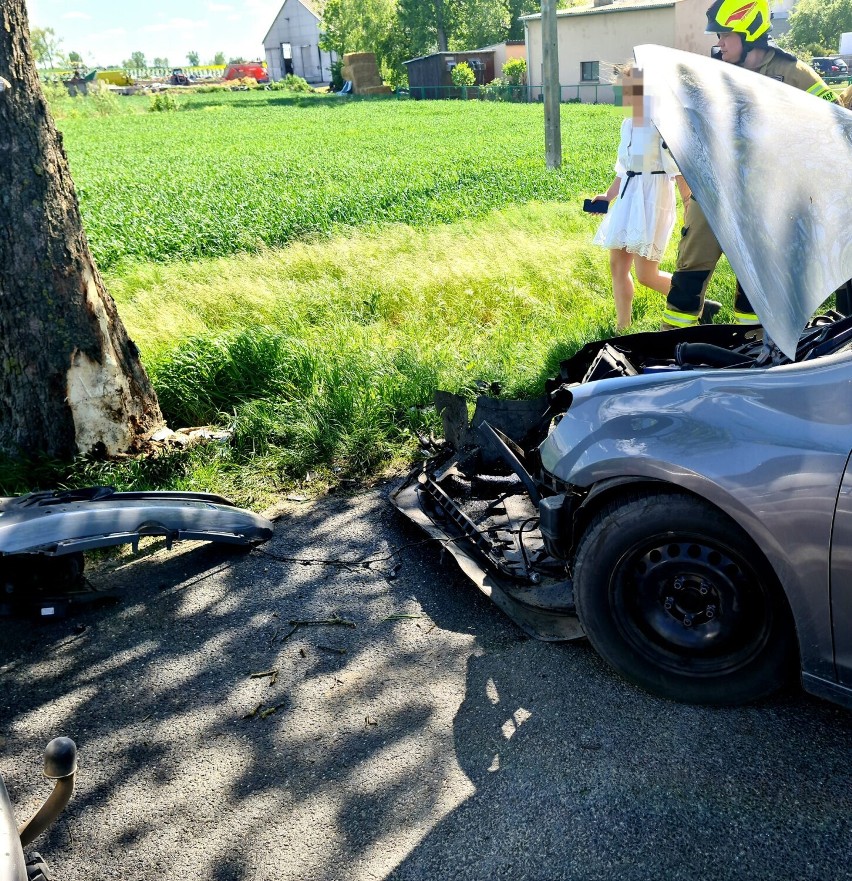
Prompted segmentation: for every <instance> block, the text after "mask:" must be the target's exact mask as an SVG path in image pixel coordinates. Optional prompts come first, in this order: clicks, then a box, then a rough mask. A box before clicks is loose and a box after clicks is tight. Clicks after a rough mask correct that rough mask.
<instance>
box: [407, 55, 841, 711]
mask: <svg viewBox="0 0 852 881" xmlns="http://www.w3.org/2000/svg"><path fill="white" fill-rule="evenodd" d="M636 56H637V61H638V63H639V64H640V66H642V67H644V69H645V81H646V92H649V93H650V96H651V97H650V105H649V111H650V113H651V116H652V119H653V121H654V123H655V124H656V125H657V127H658V128H659V130H660V132H661V134H662V136H663V138H664V140H665V141H666V143H667V144H668V146H669V148H670V149H671V150H672V153H673V155H674V157H675V159H676V160H677V162H678V165H679V167H680V169H681V171H682V173H683V175H684V177H685V178H686V180H687V182H688V183H689V184H690V186H691V188H692V191H693V193H695V194H696V196H697V198H698V200H699V202H700V204H701V205H702V207H703V208H704V211H705V214H706V215H707V217H708V221H709V222H710V223H711V225H712V227H713V229H714V230H715V231H716V233H717V235H718V237H719V241H720V243H721V244H722V247H723V249H724V251H725V253H726V255H727V256H728V259H729V260H730V262H731V264H732V266H733V268H734V270H735V271H736V273H737V276H738V277H739V278H740V280H741V281H742V283H743V286H744V287H745V289H746V290H747V291H748V292H749V294H750V297H751V301H752V304H753V306H754V307H755V309H756V311H757V314H758V315H759V316H760V318H761V321H762V326H756V327H741V326H726V325H711V326H699V327H695V328H691V329H686V330H678V331H670V332H666V333H646V334H636V335H632V336H623V337H618V338H615V339H612V340H604V341H600V342H596V343H592V344H590V345H588V346H586V347H585V348H584V349H582V350H581V351H580V352H578V353H577V354H576V355H575V356H574V357H573V358H571V359H569V360H567V361H565V362H564V363H563V364H562V365H561V369H560V375H559V376H557V377H555V378H554V379H553V380H551V381H550V382H548V384H547V386H546V388H545V394H544V395H543V396H542V397H541V398H539V399H537V400H534V401H522V402H519V401H505V400H501V399H500V398H499V396H496V395H494V394H493V393H492V394H488V395H483V396H481V397H480V398H479V400H478V401H477V410H476V413H475V414H474V417H473V420H472V422H470V423H468V420H467V410H466V401H465V400H464V399H463V398H459V397H457V396H454V395H449V394H446V393H439V394H438V395H437V396H436V402H437V405H438V407H439V409H440V410H441V412H442V413H443V416H444V427H445V436H446V438H447V443H446V445H445V446H444V447H443V448H442V449H440V450H437V451H435V455H434V456H433V457H432V458H431V459H430V460H429V461H428V462H427V463H426V465H424V466H423V467H422V468H421V469H419V470H418V472H417V473H415V474H413V475H411V476H410V477H409V479H408V480H406V482H405V483H404V484H403V485H402V486H401V487H400V488H399V489H398V490H397V491H396V492H395V494H394V502H395V504H396V505H397V506H398V507H399V508H400V509H401V510H403V511H404V512H405V513H406V514H407V515H408V516H410V517H411V518H412V519H414V520H415V521H416V522H418V523H419V524H420V525H421V526H423V528H424V529H426V530H427V531H428V532H429V533H430V534H431V535H433V536H434V537H435V538H436V539H438V540H439V541H441V542H442V543H443V544H444V546H445V547H446V549H447V550H448V551H449V552H450V553H452V554H453V555H454V556H455V557H456V558H457V559H458V561H459V562H460V564H461V565H462V568H463V569H464V571H465V572H466V574H468V575H469V576H470V577H471V578H472V579H473V580H474V581H475V582H476V583H477V585H478V586H479V587H480V589H481V590H483V591H484V592H485V593H487V594H488V595H489V596H490V597H491V598H492V599H493V600H494V601H495V602H496V603H497V604H498V605H499V606H500V607H501V608H502V609H504V610H505V611H506V612H507V613H508V614H509V615H510V616H511V617H512V618H513V619H514V620H515V621H516V622H517V623H518V624H519V625H520V626H521V627H522V628H523V629H524V630H526V631H527V632H528V633H530V634H531V635H533V636H535V637H537V638H540V639H548V640H556V639H575V638H579V637H582V636H583V635H586V636H588V638H589V640H590V641H591V643H592V645H593V646H594V647H595V649H596V650H597V651H598V652H599V653H600V654H601V655H602V656H603V657H604V658H605V659H606V660H607V661H608V662H609V663H610V664H611V665H612V666H613V667H615V669H617V670H618V671H619V672H620V673H621V674H622V675H623V676H625V677H626V678H628V679H630V680H632V681H633V682H635V683H637V684H638V685H640V686H642V687H644V688H646V689H648V690H649V691H652V692H654V693H656V694H659V695H662V696H664V697H668V698H672V699H675V700H684V701H690V702H695V703H706V704H733V703H742V702H746V701H752V700H755V699H757V698H760V697H763V696H765V695H767V694H770V693H771V692H773V691H775V690H776V689H778V688H780V687H781V686H782V685H784V684H785V683H786V682H788V681H790V680H791V679H792V678H793V677H794V675H795V674H796V671H800V673H801V679H802V683H803V685H804V687H805V689H806V690H808V691H810V692H812V693H813V694H817V695H820V696H822V697H825V698H828V699H830V700H834V701H837V702H838V703H841V704H845V705H847V706H850V707H852V464H850V454H852V317H844V316H843V315H841V314H839V313H837V312H834V311H833V310H830V309H826V308H825V307H824V306H823V304H824V301H825V300H826V299H827V298H828V296H829V295H830V294H831V292H832V291H833V290H834V289H835V288H837V287H839V286H840V284H841V283H842V282H844V281H845V280H846V279H848V278H850V277H852V237H850V233H849V230H850V229H852V178H850V176H849V175H846V174H842V175H838V176H831V175H830V174H829V173H828V172H829V170H830V168H831V167H832V166H834V164H835V160H836V156H837V155H838V154H839V155H842V156H843V157H844V158H845V159H846V160H847V161H844V162H842V163H840V164H839V165H837V166H835V167H840V168H847V167H850V160H852V113H850V112H849V111H846V110H844V109H842V108H840V107H836V106H834V105H831V104H829V103H827V102H824V101H820V100H818V99H816V98H814V97H813V96H810V95H807V94H805V93H804V92H801V91H799V90H796V89H792V88H790V87H789V86H785V85H783V84H781V83H776V82H774V81H771V80H768V78H766V77H762V76H759V75H757V74H754V73H752V72H750V71H744V70H742V69H739V68H736V67H735V66H733V65H727V64H719V63H718V62H716V61H711V60H710V59H704V58H701V57H699V56H696V55H691V54H687V53H683V52H677V51H675V50H669V49H663V48H661V47H639V48H638V49H637V50H636ZM815 131H819V132H820V133H821V134H820V137H819V138H814V136H813V133H814V132H815ZM817 142H819V143H820V144H821V145H822V144H824V143H825V144H826V146H825V149H826V153H822V152H820V151H821V150H822V149H823V147H822V146H821V147H820V148H816V147H815V144H816V143H817ZM826 142H827V143H826ZM826 156H827V157H829V158H828V160H826V159H825V157H826ZM831 157H835V158H834V159H832V158H831ZM820 307H822V308H820Z"/></svg>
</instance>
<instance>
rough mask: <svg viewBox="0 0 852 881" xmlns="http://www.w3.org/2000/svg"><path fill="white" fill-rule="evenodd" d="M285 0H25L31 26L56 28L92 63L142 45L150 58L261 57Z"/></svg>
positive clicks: (176, 62)
mask: <svg viewBox="0 0 852 881" xmlns="http://www.w3.org/2000/svg"><path fill="white" fill-rule="evenodd" d="M283 2H284V0H145V2H144V3H134V2H131V3H123V2H121V0H26V5H27V14H28V16H29V20H30V28H34V27H41V28H48V27H49V28H53V30H54V31H55V32H56V36H57V37H58V38H60V39H61V40H62V43H61V44H60V49H61V50H62V51H63V52H64V53H66V54H67V53H68V52H71V51H74V52H79V53H80V55H81V56H82V57H83V61H84V62H85V63H86V64H88V65H89V66H95V65H99V66H104V67H105V66H110V65H120V64H121V63H122V62H123V61H124V60H125V59H126V58H130V55H131V53H132V52H136V51H141V52H143V53H144V54H145V58H146V60H147V61H148V63H149V64H150V63H151V61H153V59H154V58H157V57H159V58H168V60H169V63H170V64H171V65H173V66H175V67H178V66H180V65H184V64H187V59H186V53H187V52H190V51H195V52H198V54H199V56H200V60H201V63H202V64H204V63H206V62H209V61H212V59H213V56H214V55H215V54H216V53H217V52H224V53H225V57H226V59H228V58H237V57H242V58H245V59H246V60H254V59H262V58H263V57H264V54H263V38H264V36H265V35H266V32H267V31H268V30H269V27H270V25H271V24H272V21H273V19H274V18H275V16H276V15H277V13H278V10H279V9H280V8H281V6H282V4H283Z"/></svg>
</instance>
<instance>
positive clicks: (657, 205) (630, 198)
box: [592, 65, 689, 330]
mask: <svg viewBox="0 0 852 881" xmlns="http://www.w3.org/2000/svg"><path fill="white" fill-rule="evenodd" d="M618 81H619V82H620V83H621V86H622V94H623V96H624V105H625V106H626V107H630V108H631V110H632V113H631V116H628V117H627V119H625V120H624V122H623V123H622V125H621V143H620V144H619V147H618V158H617V159H616V163H615V180H613V182H612V183H611V184H610V186H609V189H608V190H607V191H606V192H605V193H601V194H599V195H597V196H595V198H594V199H593V200H592V201H595V202H597V201H601V200H602V201H605V202H609V203H610V205H609V210H608V213H607V215H606V216H605V217H604V219H603V222H602V223H601V225H600V227H599V229H598V231H597V233H596V234H595V237H594V239H593V240H592V241H593V243H594V244H596V245H602V246H603V247H604V248H609V249H610V251H609V268H610V272H611V274H612V293H613V298H614V299H615V314H616V320H617V327H618V329H619V330H624V329H625V328H626V327H627V326H628V325H629V324H630V322H631V320H632V316H633V278H632V277H631V275H630V268H631V266H633V265H634V264H635V266H636V278H637V279H638V280H639V282H640V283H641V284H643V285H645V286H646V287H649V288H652V289H653V290H655V291H659V292H660V293H661V294H663V295H664V296H665V295H667V294H668V292H669V287H670V286H671V279H672V277H671V274H670V273H668V272H660V260H661V259H662V257H663V254H664V253H665V251H666V246H667V245H668V243H669V239H670V238H671V234H672V229H673V227H674V223H675V216H676V208H677V206H676V203H675V190H674V181H675V179H676V178H677V181H678V186H679V188H680V191H681V195H682V196H683V197H684V198H686V196H687V195H688V192H689V191H688V189H687V188H686V183H685V182H684V181H683V178H682V177H680V176H679V175H680V173H679V171H678V168H677V165H675V161H674V159H672V156H671V154H670V153H669V151H668V150H666V149H664V147H663V144H662V140H661V139H660V134H659V132H658V131H657V129H656V128H655V127H654V126H653V124H652V123H651V120H650V119H647V118H646V117H645V96H644V90H643V84H642V71H641V70H638V69H636V68H634V67H632V66H631V65H625V67H623V68H622V69H621V71H620V73H619V78H618Z"/></svg>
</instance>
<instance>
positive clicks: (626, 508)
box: [574, 492, 797, 705]
mask: <svg viewBox="0 0 852 881" xmlns="http://www.w3.org/2000/svg"><path fill="white" fill-rule="evenodd" d="M574 597H575V601H576V604H577V613H578V615H579V617H580V621H581V623H582V625H583V627H584V629H585V631H586V633H587V635H588V637H589V640H590V641H591V643H592V645H593V646H594V648H595V649H596V650H597V652H598V653H599V654H600V655H601V656H602V657H603V658H604V659H605V660H606V661H608V662H609V663H610V664H611V665H612V666H613V667H614V668H615V669H616V670H617V671H618V672H619V673H621V674H622V676H624V677H625V678H626V679H629V680H630V681H632V682H634V683H635V684H637V685H639V686H641V687H642V688H644V689H646V690H647V691H650V692H652V693H654V694H657V695H659V696H661V697H664V698H669V699H671V700H676V701H685V702H688V703H696V704H711V705H712V704H715V705H732V704H741V703H746V702H750V701H754V700H757V699H758V698H761V697H765V696H767V695H769V694H771V693H773V692H774V691H776V690H778V689H779V688H781V687H782V686H783V685H784V684H786V683H787V682H789V680H790V679H791V677H792V675H793V674H794V672H795V670H796V667H797V651H796V638H795V631H794V628H793V623H792V616H791V614H790V611H789V608H788V606H787V602H786V598H785V597H784V595H783V593H782V591H781V588H780V585H779V584H778V581H777V579H776V577H775V575H774V573H773V572H772V570H771V569H770V567H769V565H768V563H766V561H765V559H764V557H763V555H762V554H761V553H760V551H759V549H758V548H757V547H756V546H755V544H754V542H752V540H751V539H750V538H749V537H748V536H747V535H745V534H744V533H743V531H742V530H741V529H740V528H739V527H738V526H737V525H736V524H735V523H734V522H733V521H732V520H731V519H730V518H728V517H727V516H726V515H725V514H723V513H722V512H721V511H719V510H717V509H716V508H714V507H712V506H711V505H709V504H708V503H706V502H703V501H702V500H700V499H697V498H695V497H693V496H688V495H685V494H680V493H672V492H653V493H644V494H641V495H632V496H629V497H626V498H622V499H619V500H618V501H615V502H611V503H610V504H609V505H607V506H606V507H605V508H604V509H602V510H601V511H600V512H599V513H598V514H597V516H596V517H595V518H594V519H593V520H592V522H591V523H590V524H589V526H588V528H587V529H586V530H585V532H584V534H583V535H582V537H581V539H580V541H579V543H578V548H577V554H576V557H575V562H574Z"/></svg>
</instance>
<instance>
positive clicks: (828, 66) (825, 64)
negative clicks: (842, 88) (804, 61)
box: [811, 58, 849, 77]
mask: <svg viewBox="0 0 852 881" xmlns="http://www.w3.org/2000/svg"><path fill="white" fill-rule="evenodd" d="M811 65H812V66H813V69H814V70H815V71H816V72H817V73H818V74H819V75H820V76H823V77H835V76H849V65H848V64H846V62H845V61H844V60H843V59H842V58H814V59H812V61H811Z"/></svg>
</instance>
